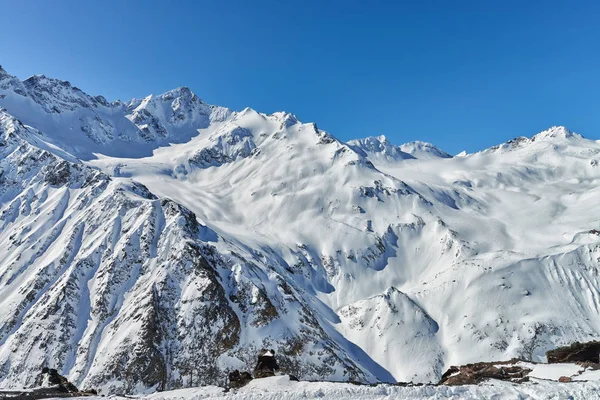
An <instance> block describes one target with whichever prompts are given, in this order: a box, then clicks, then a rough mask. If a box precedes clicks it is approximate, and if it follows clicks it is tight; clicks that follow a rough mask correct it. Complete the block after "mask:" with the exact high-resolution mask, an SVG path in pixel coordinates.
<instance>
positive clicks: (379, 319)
mask: <svg viewBox="0 0 600 400" xmlns="http://www.w3.org/2000/svg"><path fill="white" fill-rule="evenodd" d="M0 108H1V109H0V249H1V250H0V388H17V387H32V386H36V385H37V384H39V382H37V379H38V378H37V377H38V375H39V372H40V371H41V369H42V367H43V366H49V367H52V368H56V369H58V371H59V372H60V373H61V374H63V375H65V376H67V377H68V378H69V380H71V381H72V382H74V383H75V384H76V385H77V386H79V387H80V388H82V389H86V388H96V389H100V390H101V391H102V392H101V393H103V394H110V393H135V394H140V393H141V394H149V393H153V392H155V391H157V390H162V391H165V390H172V389H179V388H185V387H194V386H199V385H224V384H225V380H226V373H227V371H229V370H232V369H240V370H250V369H251V368H252V367H253V364H254V361H255V358H256V354H257V353H258V351H259V350H260V349H261V348H263V347H265V348H269V349H274V350H275V351H276V355H277V357H278V360H279V361H280V365H281V367H282V370H284V371H286V372H287V373H291V374H293V375H295V376H298V377H299V378H301V379H305V380H337V381H349V380H356V381H361V382H369V383H374V382H398V381H400V382H409V381H410V382H421V383H431V382H437V381H438V380H439V378H440V377H441V375H442V373H443V372H444V371H445V370H446V369H447V368H448V367H449V366H450V365H461V364H465V363H469V362H477V361H490V360H494V361H495V360H508V359H511V358H522V359H525V360H530V361H537V362H540V361H542V362H543V361H544V360H545V352H546V351H547V350H549V349H553V348H555V347H557V346H562V345H567V344H570V343H572V342H573V341H582V342H583V341H588V340H593V339H599V338H600V319H599V318H598V314H599V313H600V280H599V276H600V274H599V268H600V203H599V202H598V198H600V197H599V196H600V143H599V142H597V141H593V140H588V139H585V138H584V137H582V136H580V135H578V134H575V133H573V132H570V131H569V130H568V129H566V128H564V127H552V128H550V129H548V130H546V131H543V132H541V133H538V134H537V135H534V136H532V137H531V138H516V139H513V140H510V141H508V142H506V143H503V144H500V145H498V146H494V147H492V148H490V149H485V150H482V151H481V152H477V153H474V154H461V155H460V156H455V157H451V156H450V155H448V154H447V153H445V152H443V151H442V150H440V149H437V148H436V147H435V146H434V145H432V144H429V143H423V142H414V143H408V144H405V145H401V146H395V145H393V144H392V143H390V142H389V141H388V140H387V139H386V138H385V137H383V136H380V137H371V138H366V139H360V140H355V141H351V142H349V143H344V142H342V141H339V140H338V139H336V137H335V136H333V135H331V134H330V133H328V132H325V131H323V130H321V129H319V128H318V127H317V125H316V124H314V123H302V122H301V121H299V120H298V118H296V117H295V116H294V115H293V114H291V113H286V112H279V113H274V114H270V115H267V114H263V113H260V112H258V111H255V110H252V109H249V108H248V109H245V110H242V111H239V112H237V111H232V110H229V109H227V108H224V107H219V106H213V105H209V104H206V103H205V102H203V101H202V100H201V99H200V98H199V97H198V96H196V95H195V94H194V93H192V92H191V91H190V90H189V89H188V88H178V89H174V90H172V91H169V92H167V93H164V94H162V95H151V96H148V97H146V98H144V99H133V100H131V101H129V102H127V103H124V102H120V101H116V102H112V103H109V102H108V101H106V100H105V99H104V98H103V97H101V96H90V95H88V94H86V93H83V92H82V91H81V90H79V89H77V88H76V87H74V86H73V85H71V84H70V83H69V82H66V81H60V80H57V79H52V78H48V77H45V76H34V77H31V78H28V79H26V80H24V81H21V80H19V79H18V78H16V77H14V76H11V75H10V74H8V73H7V72H6V71H4V70H3V69H1V68H0ZM586 373H588V372H586ZM589 374H592V373H591V372H589ZM281 379H283V378H281ZM278 382H279V381H278ZM253 384H254V385H258V384H259V383H258V382H257V383H253ZM282 384H283V383H282ZM298 385H300V386H298ZM303 385H304V386H303ZM307 385H308V386H309V387H311V388H313V387H317V388H316V389H314V390H315V393H316V391H318V390H323V391H326V390H338V389H327V388H329V387H330V386H328V385H329V384H297V383H289V384H288V383H286V384H285V387H287V388H297V387H305V386H307ZM319 385H322V386H319ZM498 385H501V386H502V388H503V389H502V390H504V389H506V390H507V391H509V392H510V391H513V392H510V393H515V396H516V394H517V393H518V392H517V391H519V390H523V391H528V390H531V391H532V393H533V392H534V391H535V388H542V389H544V388H545V387H546V386H545V385H547V384H546V383H544V382H540V383H539V385H525V386H522V387H516V386H515V387H514V388H513V386H511V385H507V384H498ZM548 385H550V386H552V387H555V388H557V389H556V390H563V388H564V390H567V389H568V388H579V389H577V390H581V393H588V394H589V393H591V392H590V391H592V390H595V386H594V384H588V383H576V384H572V385H562V384H548ZM553 385H554V386H553ZM550 386H548V387H550ZM335 387H336V388H339V387H344V388H346V389H343V390H364V391H366V392H365V393H367V394H365V396H367V395H372V396H376V395H377V390H390V391H394V390H398V391H403V390H405V391H408V392H406V393H408V394H407V396H410V393H411V392H410V391H414V393H415V394H414V395H415V396H417V395H418V396H420V395H421V394H418V393H422V395H423V396H425V393H426V392H427V391H428V390H429V391H432V392H431V393H439V395H440V396H442V395H446V394H448V395H449V396H450V395H452V393H454V392H453V391H460V390H467V391H468V390H471V391H473V392H472V393H473V396H477V395H478V394H477V393H479V392H476V391H477V390H482V391H486V390H488V391H492V390H495V387H496V385H495V384H494V386H484V387H481V388H467V389H462V388H438V387H436V388H434V387H420V388H399V387H391V386H390V387H388V386H379V387H377V388H370V387H360V388H358V387H354V386H349V385H346V386H335ZM251 388H252V387H251ZM251 388H249V389H244V390H249V391H251V390H254V389H251ZM331 388H333V386H331ZM352 388H354V389H352ZM382 388H383V389H382ZM194 390H196V389H194ZM197 390H209V389H197ZM290 390H291V389H290ZM294 390H296V389H294ZM298 390H305V389H298ZM306 390H313V389H306ZM544 390H546V389H544ZM548 390H549V389H548ZM256 391H257V392H256V393H259V392H260V388H256ZM369 391H372V392H369ZM419 391H421V392H419ZM586 391H587V392H586ZM198 393H200V392H198ZM248 393H250V392H248ZM332 393H333V392H332ZM368 393H372V394H368ZM444 393H446V394H444ZM456 393H458V392H456ZM464 393H467V392H464ZM469 393H471V392H469ZM486 393H492V392H486ZM523 393H525V392H523ZM564 393H566V392H564ZM198 395H199V396H200V395H201V393H200V394H198ZM227 395H228V396H229V395H232V394H227ZM386 395H387V394H385V393H383V394H381V396H386ZM479 395H480V396H483V397H486V396H487V394H485V393H483V392H481V393H480V394H479ZM257 396H258V394H257ZM274 396H275V394H274ZM332 396H333V394H332ZM340 396H341V395H340ZM390 396H392V395H390ZM374 398H376V397H374ZM417 398H418V397H417Z"/></svg>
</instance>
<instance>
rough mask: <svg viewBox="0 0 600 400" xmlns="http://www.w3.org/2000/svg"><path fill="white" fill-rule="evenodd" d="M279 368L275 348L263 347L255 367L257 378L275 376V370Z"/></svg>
mask: <svg viewBox="0 0 600 400" xmlns="http://www.w3.org/2000/svg"><path fill="white" fill-rule="evenodd" d="M278 369H279V365H278V364H277V360H275V350H265V349H263V350H262V351H261V352H260V355H259V356H258V361H257V362H256V367H254V377H255V378H267V377H269V376H275V371H276V370H278Z"/></svg>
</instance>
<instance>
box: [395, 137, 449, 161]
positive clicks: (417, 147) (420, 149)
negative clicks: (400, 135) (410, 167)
mask: <svg viewBox="0 0 600 400" xmlns="http://www.w3.org/2000/svg"><path fill="white" fill-rule="evenodd" d="M400 149H402V151H404V152H406V153H408V154H411V155H412V156H414V157H415V158H419V159H430V158H452V156H451V155H450V154H448V153H446V152H445V151H443V150H440V149H439V148H437V147H436V146H435V145H433V144H431V143H429V142H422V141H418V140H417V141H414V142H408V143H405V144H403V145H401V146H400Z"/></svg>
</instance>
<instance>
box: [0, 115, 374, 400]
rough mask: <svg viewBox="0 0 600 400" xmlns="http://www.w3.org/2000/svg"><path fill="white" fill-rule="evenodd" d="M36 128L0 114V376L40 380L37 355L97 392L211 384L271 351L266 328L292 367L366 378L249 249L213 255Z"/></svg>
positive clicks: (177, 211)
mask: <svg viewBox="0 0 600 400" xmlns="http://www.w3.org/2000/svg"><path fill="white" fill-rule="evenodd" d="M41 138H43V136H42V135H41V134H40V133H39V132H38V131H35V130H33V129H31V128H27V127H25V126H23V125H22V124H21V123H20V122H19V121H17V120H16V119H14V118H13V117H11V116H9V115H7V114H6V113H4V112H0V139H1V140H0V172H1V174H0V182H1V183H2V185H1V186H0V195H1V197H0V204H1V205H2V207H1V212H0V246H1V247H2V249H3V250H2V252H0V266H1V269H0V285H1V286H0V365H1V369H0V373H1V378H2V382H1V384H2V386H4V387H23V386H32V385H35V384H38V382H36V379H37V377H38V376H39V371H41V368H42V367H43V366H46V365H50V366H52V367H55V368H57V369H59V370H60V371H62V372H63V373H65V374H68V375H69V377H70V378H71V379H73V380H74V381H75V382H77V383H78V384H79V385H80V386H83V387H87V386H92V387H100V388H103V389H104V391H105V392H114V391H117V392H123V391H127V392H132V391H136V390H143V389H144V388H146V390H148V389H150V388H155V389H157V388H158V389H166V388H172V387H181V386H189V385H191V384H203V383H204V384H206V383H218V382H221V381H220V379H222V377H223V376H224V375H225V372H224V371H225V370H226V369H228V368H231V367H237V366H239V365H241V366H243V365H244V364H245V363H248V362H251V361H250V360H252V359H253V357H254V355H255V353H256V351H258V349H257V347H258V346H262V345H270V346H273V347H276V348H279V346H277V344H278V343H273V340H274V338H269V334H271V335H272V334H273V333H276V335H277V336H276V338H277V341H278V342H279V345H284V346H285V348H284V349H283V350H282V352H281V354H280V360H281V362H282V366H285V368H286V369H288V370H291V371H295V372H296V373H297V374H298V375H302V376H307V377H312V378H313V379H314V378H319V377H322V376H328V377H330V378H332V379H368V380H372V379H374V378H373V377H372V375H371V373H370V372H368V371H370V370H372V369H373V368H368V367H370V365H369V364H367V365H366V366H360V365H357V364H356V363H355V362H354V361H352V359H351V358H350V354H348V352H349V351H352V353H351V354H356V353H358V354H360V352H357V351H356V350H354V349H353V347H352V346H351V345H350V344H349V343H347V342H346V341H345V340H344V339H343V338H341V337H336V336H335V334H333V335H331V334H327V333H326V332H325V331H324V328H323V327H322V326H321V321H319V317H318V316H314V315H313V312H312V311H311V310H310V308H309V307H310V303H309V304H307V303H306V301H305V300H304V299H303V297H302V293H299V292H298V291H297V290H296V289H294V287H293V286H291V285H288V284H287V283H286V282H285V280H284V279H283V278H282V277H281V276H280V275H279V274H278V273H277V271H276V270H275V269H274V268H269V269H268V268H266V266H265V265H264V264H263V266H262V267H261V266H259V265H257V264H255V263H253V262H252V259H253V258H255V257H256V255H255V254H252V253H250V252H248V251H245V250H244V249H237V248H236V250H237V251H238V253H236V254H235V255H234V254H233V253H232V252H230V254H229V255H221V254H219V253H218V252H217V251H216V249H215V248H214V247H213V246H212V245H210V244H209V243H207V241H214V240H218V237H217V236H216V234H215V233H214V232H212V231H211V230H210V229H208V228H206V227H204V226H201V225H199V224H198V222H197V220H196V217H195V215H194V214H193V213H191V212H190V211H188V210H187V209H185V208H184V207H182V206H180V205H178V204H177V203H174V202H173V201H171V200H168V199H159V198H157V197H156V196H154V195H153V194H152V193H150V192H149V191H148V189H146V188H145V187H144V186H143V185H141V184H139V183H136V182H134V181H131V180H129V179H122V178H116V179H111V178H110V177H109V176H107V175H105V174H103V173H102V172H99V171H97V170H95V169H91V168H89V167H87V166H85V165H82V164H80V163H74V162H70V161H67V160H64V159H62V158H60V157H59V156H58V155H56V154H54V153H53V152H52V150H50V151H47V150H43V149H41V148H40V147H37V146H35V144H40V146H44V145H45V144H44V143H43V142H42V141H41ZM275 305H276V306H277V307H275ZM298 321H302V323H301V324H299V322H298ZM331 336H333V338H332V337H331ZM334 339H335V340H334ZM299 359H302V360H303V361H302V363H299Z"/></svg>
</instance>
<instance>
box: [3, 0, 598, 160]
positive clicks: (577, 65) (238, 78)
mask: <svg viewBox="0 0 600 400" xmlns="http://www.w3.org/2000/svg"><path fill="white" fill-rule="evenodd" d="M0 10H1V14H0V15H1V16H0V20H1V23H0V38H1V40H0V43H1V45H0V64H1V65H3V66H4V68H5V69H6V70H7V71H8V72H10V73H12V74H14V75H17V76H19V77H21V78H25V77H27V76H30V75H32V74H40V73H43V74H45V75H47V76H53V77H57V78H62V79H66V80H69V81H71V82H72V83H73V84H74V85H76V86H78V87H80V88H82V89H83V90H85V91H86V92H89V93H90V94H103V95H104V96H105V97H107V98H108V99H109V100H115V99H117V98H119V99H122V100H128V99H130V98H132V97H143V96H146V95H147V94H150V93H155V94H157V93H162V92H165V91H167V90H169V89H172V88H174V87H177V86H183V85H185V86H189V87H190V88H191V89H192V90H193V91H194V92H195V93H196V94H198V95H199V96H200V97H201V98H203V99H204V100H205V101H206V102H208V103H211V104H218V105H224V106H228V107H230V108H233V109H238V110H239V109H243V108H244V107H246V106H250V107H252V108H255V109H256V110H258V111H261V112H267V113H270V112H274V111H278V110H285V111H291V112H293V113H295V114H296V115H297V116H298V117H299V118H300V119H301V120H302V121H305V122H309V121H314V122H317V123H318V125H319V127H320V128H322V129H326V130H328V131H329V132H331V133H333V134H334V135H335V136H337V137H338V138H340V139H342V140H349V139H352V138H356V137H365V136H371V135H380V134H384V135H386V136H388V138H390V140H391V141H392V142H394V143H396V144H400V143H402V142H406V141H411V140H425V141H431V142H433V143H435V144H436V145H438V146H439V147H441V148H442V149H444V150H446V151H448V152H451V153H457V152H459V151H461V150H463V149H466V150H467V151H475V150H480V149H483V148H486V147H489V146H491V145H493V144H496V143H500V142H504V141H506V140H508V139H511V138H513V137H516V136H521V135H525V136H531V135H532V134H534V133H536V132H538V131H540V130H543V129H545V128H547V127H549V126H551V125H565V126H567V127H569V128H570V129H572V130H574V131H576V132H579V133H582V134H584V135H585V136H587V137H590V138H596V139H600V104H599V103H600V98H599V96H600V76H599V74H600V2H597V1H596V2H593V1H584V0H581V1H579V0H578V1H562V2H558V1H552V0H550V1H534V0H526V1H492V0H489V1H488V0H480V1H467V0H464V1H463V0H456V1H452V0H440V1H413V2H402V1H396V2H392V1H389V2H383V1H366V0H365V1H351V0H350V1H333V0H328V1H261V0H253V1H247V0H245V1H242V0H240V1H227V0H196V1H183V0H177V1H171V0H169V1H167V0H164V1H150V0H144V1H137V0H126V1H80V0H77V1H75V0H73V1H66V0H54V1H49V0H48V1H42V0H38V1H32V0H19V1H14V0H0Z"/></svg>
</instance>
